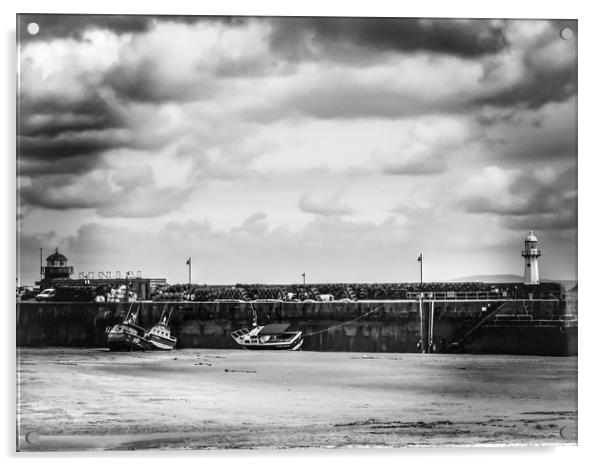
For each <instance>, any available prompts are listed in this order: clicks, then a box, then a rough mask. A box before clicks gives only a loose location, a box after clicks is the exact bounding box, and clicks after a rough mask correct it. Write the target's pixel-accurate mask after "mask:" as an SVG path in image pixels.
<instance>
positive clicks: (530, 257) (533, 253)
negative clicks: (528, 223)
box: [521, 230, 541, 285]
mask: <svg viewBox="0 0 602 466" xmlns="http://www.w3.org/2000/svg"><path fill="white" fill-rule="evenodd" d="M521 255H522V256H523V257H524V258H525V280H524V284H525V285H539V266H538V264H537V258H538V257H539V256H541V251H540V250H539V248H538V247H537V238H536V237H535V235H534V234H533V230H529V234H528V235H527V237H526V238H525V249H524V250H523V252H522V254H521Z"/></svg>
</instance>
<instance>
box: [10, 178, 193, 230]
mask: <svg viewBox="0 0 602 466" xmlns="http://www.w3.org/2000/svg"><path fill="white" fill-rule="evenodd" d="M192 190H193V188H191V187H186V186H184V187H162V186H157V185H156V183H155V180H154V176H153V172H152V170H151V169H150V167H129V168H128V169H127V170H123V171H122V172H120V171H117V172H115V173H112V174H109V172H108V171H106V170H105V171H102V170H96V171H94V172H88V173H87V174H84V175H77V174H75V175H72V174H47V175H38V176H36V177H35V178H34V181H33V182H32V184H30V185H27V186H23V187H21V188H20V200H21V203H20V204H21V205H22V206H27V207H30V206H34V207H42V208H45V209H53V210H70V209H95V210H96V212H97V213H98V214H99V215H100V216H102V217H127V218H140V217H156V216H159V215H163V214H165V213H168V212H172V211H173V210H174V209H177V208H178V207H179V206H181V205H182V204H183V203H185V202H186V201H187V200H188V197H189V196H190V194H191V192H192Z"/></svg>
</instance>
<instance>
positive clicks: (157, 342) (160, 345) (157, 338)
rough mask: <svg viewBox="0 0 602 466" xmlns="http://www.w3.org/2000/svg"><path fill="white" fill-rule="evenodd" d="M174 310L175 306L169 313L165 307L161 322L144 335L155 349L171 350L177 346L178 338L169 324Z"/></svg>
mask: <svg viewBox="0 0 602 466" xmlns="http://www.w3.org/2000/svg"><path fill="white" fill-rule="evenodd" d="M172 312H173V308H172V309H171V310H170V311H169V315H167V313H166V309H163V312H162V313H161V319H160V320H159V322H158V323H157V324H156V325H155V326H154V327H152V328H151V329H150V330H148V331H147V332H146V334H145V335H144V338H145V339H146V340H147V341H148V342H149V343H150V345H151V346H152V348H153V349H157V350H164V351H169V350H172V349H174V348H175V347H176V343H177V341H178V339H177V338H176V337H173V336H171V330H170V328H169V326H168V323H169V319H171V313H172Z"/></svg>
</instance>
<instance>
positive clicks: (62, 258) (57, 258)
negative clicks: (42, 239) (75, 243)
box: [46, 248, 67, 261]
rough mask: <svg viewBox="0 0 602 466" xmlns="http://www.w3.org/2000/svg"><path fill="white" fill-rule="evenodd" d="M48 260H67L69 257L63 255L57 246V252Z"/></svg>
mask: <svg viewBox="0 0 602 466" xmlns="http://www.w3.org/2000/svg"><path fill="white" fill-rule="evenodd" d="M46 260H47V261H66V260H67V258H66V257H65V256H63V255H62V254H61V253H60V252H59V249H58V248H56V250H55V252H54V253H52V254H50V255H49V256H48V257H47V258H46Z"/></svg>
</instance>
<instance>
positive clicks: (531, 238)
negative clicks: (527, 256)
mask: <svg viewBox="0 0 602 466" xmlns="http://www.w3.org/2000/svg"><path fill="white" fill-rule="evenodd" d="M525 241H537V237H536V236H535V235H534V234H533V230H529V234H528V235H527V237H526V238H525Z"/></svg>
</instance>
